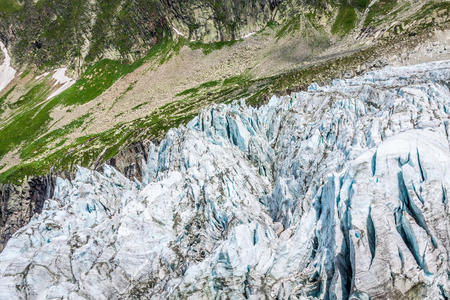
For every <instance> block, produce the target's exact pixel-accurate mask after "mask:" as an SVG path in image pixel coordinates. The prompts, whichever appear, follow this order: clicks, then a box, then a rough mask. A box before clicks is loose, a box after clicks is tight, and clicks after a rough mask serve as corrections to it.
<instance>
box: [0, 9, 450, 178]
mask: <svg viewBox="0 0 450 300" xmlns="http://www.w3.org/2000/svg"><path fill="white" fill-rule="evenodd" d="M355 2H358V1H355ZM363 2H364V1H362V2H361V1H359V2H358V3H360V4H361V3H362V4H361V5H362V6H361V7H362V8H361V7H359V6H357V5H355V8H356V9H363V7H364V5H365V2H364V3H363ZM352 9H354V8H352ZM436 9H437V10H440V9H447V12H448V11H449V4H448V3H447V4H442V3H437V4H430V5H427V6H425V7H424V8H423V9H422V10H421V11H420V13H419V14H418V16H419V18H422V19H425V18H426V17H427V15H428V14H429V13H430V11H434V10H436ZM377 11H378V10H377ZM338 14H339V13H338ZM372 14H374V13H372ZM369 15H370V14H369ZM295 18H297V17H294V20H296V19H295ZM337 20H339V17H338V18H337ZM337 20H336V22H337ZM373 20H374V19H373ZM410 21H411V20H406V21H405V22H410ZM336 22H335V24H336ZM371 22H373V21H371ZM344 23H345V22H344ZM336 26H337V25H336ZM333 27H334V26H333ZM339 28H348V27H345V26H344V27H339ZM420 28H422V29H426V26H422V27H420ZM293 30H298V27H297V25H296V23H295V21H291V20H289V21H287V22H286V23H285V24H284V25H281V26H280V27H279V30H278V34H277V36H278V37H279V38H281V37H282V36H283V35H286V34H288V33H289V32H292V31H293ZM344 31H345V30H344ZM339 32H340V33H341V34H342V32H343V31H339ZM390 43H391V41H386V42H385V44H386V45H389V44H390ZM184 45H188V46H190V47H192V48H194V49H198V48H201V49H203V51H204V53H209V52H210V51H212V50H214V49H219V48H221V47H223V46H226V45H229V43H216V44H200V43H194V44H193V43H189V42H187V41H186V40H183V39H179V40H178V41H177V42H175V41H173V40H172V39H164V40H163V41H161V42H160V43H159V44H157V45H156V46H155V47H153V48H152V49H151V50H150V52H149V53H148V54H147V56H146V57H145V58H143V59H141V60H139V61H137V62H135V63H134V64H122V63H119V62H116V61H110V60H103V61H100V62H98V63H97V64H95V65H94V66H92V67H90V68H88V69H87V71H86V72H85V73H84V74H83V76H82V77H81V79H80V80H79V81H78V82H77V83H76V84H75V85H74V86H72V87H71V88H70V89H68V90H67V91H65V92H64V93H62V94H61V95H59V96H58V97H55V98H53V99H51V100H50V101H43V102H42V99H43V98H45V97H46V96H47V94H48V90H46V87H47V86H46V85H45V79H44V80H43V82H40V83H37V84H36V83H35V84H34V85H33V87H32V88H30V90H29V91H28V93H27V94H26V95H24V96H23V98H22V100H21V103H16V105H18V113H17V114H16V115H15V116H14V118H13V119H12V120H10V121H8V124H7V125H6V126H3V127H2V129H0V140H2V141H7V142H6V143H2V145H0V156H2V155H5V154H6V153H7V152H8V151H10V150H11V149H15V148H16V147H19V148H20V156H21V158H22V159H23V160H24V162H23V163H21V164H19V165H16V166H15V167H13V168H11V169H9V170H7V171H6V172H4V173H2V174H0V182H19V181H20V180H22V179H23V178H24V177H25V176H28V175H40V174H44V173H46V172H48V170H49V169H50V168H52V167H53V168H54V170H65V169H70V168H72V167H73V166H74V165H83V166H92V165H93V164H98V163H101V162H104V161H106V160H108V159H110V158H112V157H113V156H114V155H116V154H117V153H118V151H119V150H120V149H122V148H123V147H124V146H126V145H128V144H130V143H131V142H133V141H138V140H143V139H159V138H161V137H162V136H163V135H164V134H165V133H166V132H167V130H168V129H170V128H172V127H177V126H179V125H180V124H184V123H186V122H187V121H189V120H190V119H192V117H194V116H195V115H196V114H197V113H198V111H199V110H200V109H201V108H202V107H204V106H205V105H207V104H211V103H223V102H230V101H232V100H234V99H239V98H246V99H247V102H248V103H249V104H253V105H258V104H260V103H261V101H263V100H264V99H266V98H267V97H268V96H270V95H271V94H274V93H283V92H285V91H286V90H289V89H300V88H303V87H305V86H306V85H307V84H309V83H310V82H312V81H324V80H327V79H330V78H333V77H335V76H337V75H339V74H340V72H341V71H343V70H345V69H347V68H352V67H356V66H357V65H358V64H359V63H362V62H364V61H366V60H367V59H369V58H370V57H373V56H374V55H376V53H377V51H381V52H382V51H385V49H386V48H385V46H384V45H382V44H380V46H377V47H378V48H377V47H374V48H370V49H366V50H364V51H361V52H358V53H354V54H351V55H349V56H346V57H342V58H338V59H335V60H333V61H329V62H325V63H322V64H318V65H315V66H311V67H309V68H305V69H300V70H293V71H291V72H288V73H285V74H282V75H279V76H274V77H270V78H264V79H259V80H253V79H252V78H250V77H249V76H248V74H242V75H240V76H235V77H232V78H228V79H225V80H222V81H210V82H206V83H203V84H201V85H199V86H198V87H196V88H193V89H189V90H186V91H183V92H181V93H179V94H178V95H177V96H178V97H177V100H176V101H174V102H172V103H169V104H167V105H164V106H162V107H160V108H158V109H157V110H155V111H153V112H152V113H150V114H149V115H148V116H147V117H145V118H142V119H138V120H135V121H133V122H130V123H122V124H117V125H116V126H115V127H114V128H112V129H110V130H107V131H105V132H102V133H99V134H95V135H90V136H84V137H80V138H77V139H76V140H75V141H74V142H72V143H71V144H70V145H65V146H63V144H64V142H65V139H66V138H65V136H66V135H67V134H69V133H70V132H72V131H73V130H74V129H75V128H77V127H80V126H82V124H83V123H84V122H86V121H87V120H88V119H89V115H84V116H82V117H81V118H80V119H78V120H75V121H73V122H71V123H70V124H68V125H66V126H65V127H63V128H61V129H58V130H54V131H51V130H49V129H48V125H49V123H50V122H51V119H50V116H49V113H50V111H51V110H52V109H53V108H54V107H56V106H57V105H63V106H68V107H69V108H70V106H72V105H80V104H83V103H86V102H87V101H90V100H92V99H94V98H95V97H97V96H98V95H100V94H101V93H102V92H103V91H105V90H106V89H107V88H108V87H110V86H111V85H112V84H113V83H114V82H115V81H116V80H118V79H119V78H120V77H122V76H123V75H124V74H127V73H128V72H131V71H133V70H134V69H135V68H137V67H138V66H140V65H141V64H142V63H144V62H145V61H149V60H154V61H156V62H157V63H160V64H162V63H164V62H165V61H166V60H168V59H170V57H172V56H173V55H175V54H176V53H177V52H178V51H179V49H180V48H181V47H182V46H184ZM6 97H7V95H6V94H5V95H4V96H3V97H2V98H0V108H1V102H2V99H3V101H4V100H5V99H6ZM4 98H5V99H4ZM43 134H44V135H43ZM24 144H25V145H26V146H20V145H24ZM47 150H49V152H48V153H47V152H46V151H47ZM44 153H45V154H44ZM32 159H34V160H32Z"/></svg>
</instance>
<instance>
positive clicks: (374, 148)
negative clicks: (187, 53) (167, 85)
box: [0, 61, 450, 299]
mask: <svg viewBox="0 0 450 300" xmlns="http://www.w3.org/2000/svg"><path fill="white" fill-rule="evenodd" d="M449 79H450V61H439V62H430V63H426V64H421V65H413V66H402V67H385V68H383V69H381V70H378V71H372V72H368V73H366V74H363V75H361V76H358V77H355V78H351V79H342V80H334V81H333V82H332V83H330V84H329V85H325V86H319V85H317V84H312V85H311V86H310V87H309V88H308V90H307V91H303V92H298V93H293V94H291V95H290V96H282V97H275V96H274V97H272V98H271V99H270V101H269V102H268V104H266V105H263V106H261V107H258V108H254V107H248V106H246V105H245V103H244V102H242V101H241V102H235V103H233V104H231V105H214V106H212V107H209V108H208V109H205V110H203V111H202V112H201V113H199V115H198V116H197V117H196V118H195V119H193V120H192V121H191V122H189V124H187V125H186V126H181V127H180V128H176V129H171V130H170V131H169V132H168V134H167V136H166V138H165V139H164V140H162V141H161V143H160V144H159V146H156V145H154V144H151V145H150V149H149V154H148V159H147V160H146V161H145V162H143V165H144V167H143V174H142V175H143V176H142V181H138V180H136V179H135V180H130V179H127V178H126V177H125V176H124V175H122V174H121V173H119V172H118V171H116V170H115V169H114V168H112V167H110V166H105V168H104V171H103V172H102V173H99V172H96V171H92V170H88V169H85V168H81V167H79V168H78V169H77V173H76V176H75V178H74V179H73V180H72V181H69V180H66V179H61V178H58V179H57V184H56V187H55V193H54V197H53V198H52V199H50V200H47V201H46V203H45V206H44V209H43V211H42V213H41V214H39V215H36V216H34V217H33V219H32V220H31V221H30V223H29V224H28V225H27V226H25V227H23V228H22V229H20V230H19V231H18V232H17V233H16V234H15V235H14V236H13V237H12V238H11V239H10V240H9V242H8V244H7V245H6V247H5V249H4V250H3V252H2V253H1V254H0V299H124V298H125V299H141V298H145V299H179V298H182V299H387V298H390V299H410V298H415V297H416V298H425V299H448V297H449V296H450V295H449V292H448V291H449V290H450V284H449V252H450V251H449V250H450V244H449V236H450V229H449V228H450V226H449V225H450V224H449V223H450V218H449V213H450V210H449V195H448V191H449V190H450V139H449V134H450V132H449V131H450V128H449V117H450V114H449V113H450V91H449V86H450V85H449Z"/></svg>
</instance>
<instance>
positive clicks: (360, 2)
mask: <svg viewBox="0 0 450 300" xmlns="http://www.w3.org/2000/svg"><path fill="white" fill-rule="evenodd" d="M369 4H370V0H350V5H351V6H352V7H354V8H356V9H358V10H364V9H366V8H367V6H369Z"/></svg>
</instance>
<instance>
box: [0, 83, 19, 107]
mask: <svg viewBox="0 0 450 300" xmlns="http://www.w3.org/2000/svg"><path fill="white" fill-rule="evenodd" d="M15 88H16V86H15V85H14V86H13V87H12V88H10V89H9V90H8V91H7V92H6V93H5V94H4V95H3V96H1V97H0V113H1V112H2V106H3V102H5V100H6V99H8V96H9V95H10V94H11V93H12V92H13V91H14V89H15Z"/></svg>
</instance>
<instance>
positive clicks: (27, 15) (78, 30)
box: [0, 0, 338, 70]
mask: <svg viewBox="0 0 450 300" xmlns="http://www.w3.org/2000/svg"><path fill="white" fill-rule="evenodd" d="M10 1H11V2H12V3H16V9H15V10H14V11H12V12H8V13H6V14H5V12H3V11H2V10H0V40H1V41H2V42H3V43H4V44H5V45H6V46H8V48H11V50H12V54H13V55H12V57H13V59H14V64H15V65H16V66H18V67H19V66H20V67H21V66H23V65H29V64H35V65H38V66H44V67H52V66H55V65H56V66H58V65H65V66H67V65H70V66H71V67H74V68H75V69H76V70H79V69H80V68H82V67H83V65H84V64H85V63H88V64H89V63H91V62H93V61H96V60H98V59H102V58H109V59H125V60H127V59H128V60H135V59H137V58H140V57H142V56H143V55H144V54H145V53H146V52H147V51H148V50H149V49H150V48H151V47H152V46H153V45H155V44H156V43H157V42H158V41H159V40H161V39H163V38H166V37H167V35H169V34H173V35H175V34H179V35H182V36H184V37H186V38H189V39H190V40H194V41H202V42H218V41H224V40H234V39H240V38H241V37H243V36H246V35H247V34H249V33H253V32H255V31H258V30H261V29H263V28H264V27H265V26H266V25H267V24H268V22H269V21H274V20H276V21H280V22H282V21H283V20H286V19H288V18H290V17H292V15H293V14H295V13H296V12H299V11H311V12H312V11H315V10H316V9H320V11H322V12H323V9H324V8H326V7H329V8H332V7H331V5H332V4H331V3H333V2H330V3H329V1H328V0H327V1H323V0H322V1H314V0H251V1H235V0H226V1H211V0H199V1H187V0H113V1H96V0H94V1H82V0H63V1H60V0H58V1H55V0H41V1H38V2H36V1H33V0H25V1H23V3H21V4H19V2H17V1H16V0H10ZM333 5H334V6H337V5H338V4H333ZM0 9H1V8H0ZM329 12H330V11H329Z"/></svg>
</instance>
